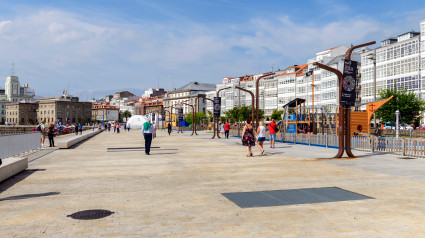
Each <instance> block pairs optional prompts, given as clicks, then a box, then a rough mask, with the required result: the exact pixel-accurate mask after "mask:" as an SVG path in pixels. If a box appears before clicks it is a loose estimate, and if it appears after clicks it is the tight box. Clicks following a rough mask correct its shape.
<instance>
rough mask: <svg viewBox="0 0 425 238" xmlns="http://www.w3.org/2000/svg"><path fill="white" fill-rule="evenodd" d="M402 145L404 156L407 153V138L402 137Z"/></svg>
mask: <svg viewBox="0 0 425 238" xmlns="http://www.w3.org/2000/svg"><path fill="white" fill-rule="evenodd" d="M401 146H402V148H401V154H402V155H403V156H405V155H406V139H405V138H402V144H401Z"/></svg>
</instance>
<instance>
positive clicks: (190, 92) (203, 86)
mask: <svg viewBox="0 0 425 238" xmlns="http://www.w3.org/2000/svg"><path fill="white" fill-rule="evenodd" d="M215 87H216V85H215V84H208V83H199V82H190V83H188V84H186V85H184V86H182V87H180V88H178V89H176V90H174V91H171V92H168V93H167V94H165V97H164V99H163V105H164V108H166V109H169V108H170V107H171V106H174V107H177V106H179V105H180V103H186V104H189V105H193V106H195V105H196V102H197V98H198V96H199V95H205V94H206V92H209V91H213V90H215ZM182 108H183V114H188V113H191V112H192V107H190V106H188V105H185V104H182ZM205 109H206V104H205V101H204V100H203V99H199V103H198V112H204V113H205V112H206V110H205ZM175 112H176V111H173V113H175Z"/></svg>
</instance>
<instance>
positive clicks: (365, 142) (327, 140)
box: [230, 129, 425, 157]
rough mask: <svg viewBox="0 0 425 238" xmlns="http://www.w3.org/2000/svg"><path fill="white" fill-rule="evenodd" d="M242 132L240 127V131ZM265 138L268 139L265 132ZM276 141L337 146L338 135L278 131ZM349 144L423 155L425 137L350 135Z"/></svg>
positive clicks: (415, 155) (380, 150) (362, 149)
mask: <svg viewBox="0 0 425 238" xmlns="http://www.w3.org/2000/svg"><path fill="white" fill-rule="evenodd" d="M240 134H242V129H241V131H240ZM230 135H232V136H241V135H239V134H238V130H237V129H232V130H231V131H230ZM266 138H267V139H269V134H268V133H267V135H266ZM276 140H277V141H282V142H285V143H293V144H304V145H311V146H323V147H331V148H337V147H338V136H336V135H335V134H295V133H278V134H277V135H276ZM351 146H352V148H353V149H356V150H361V151H368V152H375V153H392V154H398V155H403V156H412V157H425V139H409V138H399V139H396V138H389V137H376V136H352V137H351Z"/></svg>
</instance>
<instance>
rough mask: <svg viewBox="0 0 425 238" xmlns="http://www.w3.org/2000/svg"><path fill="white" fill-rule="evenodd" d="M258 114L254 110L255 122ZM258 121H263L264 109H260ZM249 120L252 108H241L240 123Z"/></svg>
mask: <svg viewBox="0 0 425 238" xmlns="http://www.w3.org/2000/svg"><path fill="white" fill-rule="evenodd" d="M256 115H257V114H256V112H255V109H254V120H255V118H256ZM258 115H259V116H258V119H259V120H262V119H263V118H264V111H263V109H261V108H260V109H259V110H258ZM247 118H251V106H242V107H240V108H239V115H238V119H239V121H246V119H247Z"/></svg>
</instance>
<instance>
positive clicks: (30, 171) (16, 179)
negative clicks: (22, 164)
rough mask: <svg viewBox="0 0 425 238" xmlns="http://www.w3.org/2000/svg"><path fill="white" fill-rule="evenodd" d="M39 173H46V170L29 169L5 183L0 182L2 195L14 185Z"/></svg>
mask: <svg viewBox="0 0 425 238" xmlns="http://www.w3.org/2000/svg"><path fill="white" fill-rule="evenodd" d="M38 171H46V169H27V170H24V171H22V172H20V173H18V174H15V175H14V176H12V177H10V178H8V179H6V180H4V181H3V182H0V193H1V192H4V191H6V190H7V189H9V188H11V187H13V185H15V184H17V183H19V182H21V181H22V180H24V179H26V178H27V177H29V176H30V175H31V174H33V173H35V172H38Z"/></svg>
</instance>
